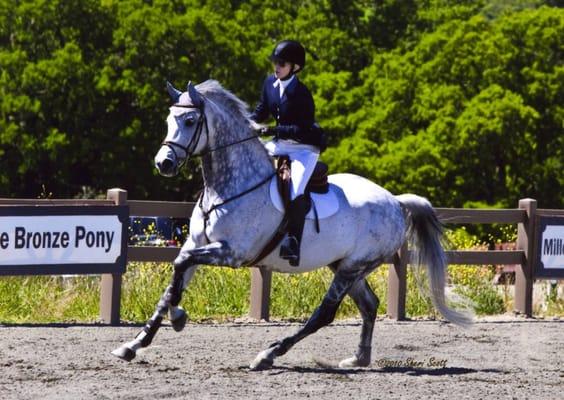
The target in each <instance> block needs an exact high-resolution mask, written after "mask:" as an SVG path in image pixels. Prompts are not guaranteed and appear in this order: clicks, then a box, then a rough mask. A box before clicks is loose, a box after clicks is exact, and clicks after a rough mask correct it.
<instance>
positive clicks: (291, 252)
mask: <svg viewBox="0 0 564 400" xmlns="http://www.w3.org/2000/svg"><path fill="white" fill-rule="evenodd" d="M310 207H311V203H310V200H309V198H307V197H306V196H304V195H303V194H302V195H300V196H298V197H296V198H295V199H294V200H292V201H291V202H290V205H289V207H288V215H289V217H290V218H289V221H288V235H287V236H286V237H285V238H284V240H283V241H282V244H281V246H280V257H281V258H283V259H284V260H288V261H289V263H290V265H291V266H293V267H297V266H298V265H299V264H300V244H301V241H302V234H303V232H304V224H305V216H306V214H307V213H308V211H309V209H310Z"/></svg>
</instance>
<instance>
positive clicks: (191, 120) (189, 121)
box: [184, 116, 194, 126]
mask: <svg viewBox="0 0 564 400" xmlns="http://www.w3.org/2000/svg"><path fill="white" fill-rule="evenodd" d="M184 125H186V126H191V125H194V117H192V116H190V117H188V118H186V119H185V120H184Z"/></svg>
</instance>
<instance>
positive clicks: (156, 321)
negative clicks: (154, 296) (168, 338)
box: [112, 241, 235, 361]
mask: <svg viewBox="0 0 564 400" xmlns="http://www.w3.org/2000/svg"><path fill="white" fill-rule="evenodd" d="M233 260H234V257H233V254H232V252H231V251H230V249H229V247H228V246H227V244H226V243H224V242H215V243H211V244H209V245H207V246H202V247H197V248H194V244H193V243H192V242H191V241H188V242H187V243H185V245H184V246H183V247H182V250H181V251H180V254H179V255H178V257H176V259H175V260H174V272H173V275H172V280H171V283H170V285H169V286H168V287H167V288H166V289H165V291H164V293H163V295H162V296H161V299H160V300H159V302H158V303H157V306H156V309H155V312H154V313H153V315H152V316H151V318H150V319H149V320H148V321H147V323H146V324H145V326H144V327H143V329H142V330H141V331H140V332H139V333H138V334H137V336H135V339H133V340H132V341H130V342H127V343H125V344H124V345H122V346H120V347H119V348H117V349H115V350H114V351H112V354H113V355H115V356H117V357H119V358H121V359H123V360H125V361H131V360H133V358H135V356H136V353H137V350H138V349H140V348H144V347H147V346H149V345H150V344H151V342H152V341H153V338H154V337H155V335H156V333H157V331H158V330H159V328H160V326H161V324H162V320H163V318H164V317H165V316H166V314H167V312H169V316H170V320H171V323H172V327H173V329H174V330H175V331H181V330H182V329H183V328H184V326H185V324H186V319H187V317H186V312H185V311H184V310H183V309H182V307H180V306H179V304H180V300H181V299H182V291H183V290H184V288H185V287H186V286H187V284H188V283H189V282H190V280H191V279H192V277H193V276H194V273H195V271H196V266H197V265H200V264H207V265H234V266H235V263H234V261H233Z"/></svg>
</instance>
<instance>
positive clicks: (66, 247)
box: [0, 215, 122, 266]
mask: <svg viewBox="0 0 564 400" xmlns="http://www.w3.org/2000/svg"><path fill="white" fill-rule="evenodd" d="M121 246H122V223H121V222H120V221H119V219H118V216H117V215H51V216H43V215H41V216H0V266H2V265H40V264H41V265H46V264H109V263H115V262H116V260H117V258H118V257H119V256H120V254H121Z"/></svg>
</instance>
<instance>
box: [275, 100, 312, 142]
mask: <svg viewBox="0 0 564 400" xmlns="http://www.w3.org/2000/svg"><path fill="white" fill-rule="evenodd" d="M296 101H298V104H297V105H296V107H292V110H294V113H295V114H294V115H292V118H291V119H292V122H294V123H292V124H281V125H278V126H276V127H275V128H274V130H275V131H276V134H277V136H278V137H279V138H281V139H293V140H296V141H298V142H301V143H308V144H311V143H309V142H310V140H308V136H309V133H310V132H311V127H312V125H313V123H314V122H315V105H314V103H313V97H312V96H311V93H310V92H309V90H307V89H306V90H304V91H303V93H301V95H300V96H299V97H298V98H297V99H296Z"/></svg>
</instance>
